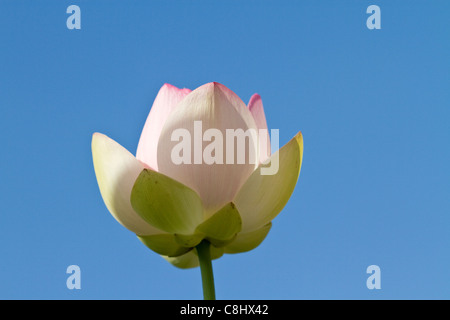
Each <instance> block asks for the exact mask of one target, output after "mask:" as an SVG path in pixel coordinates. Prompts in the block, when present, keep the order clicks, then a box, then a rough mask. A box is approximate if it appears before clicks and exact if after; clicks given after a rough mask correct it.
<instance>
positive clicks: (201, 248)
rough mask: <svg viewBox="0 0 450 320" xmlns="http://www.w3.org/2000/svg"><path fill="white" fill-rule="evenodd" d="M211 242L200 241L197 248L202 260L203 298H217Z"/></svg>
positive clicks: (199, 257)
mask: <svg viewBox="0 0 450 320" xmlns="http://www.w3.org/2000/svg"><path fill="white" fill-rule="evenodd" d="M209 246H210V243H209V241H207V240H203V241H202V242H200V243H199V244H198V245H197V247H196V249H197V253H198V260H199V261H200V271H201V274H202V285H203V299H204V300H216V293H215V289H214V275H213V269H212V263H211V252H210V248H209Z"/></svg>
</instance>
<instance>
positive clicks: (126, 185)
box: [92, 133, 163, 235]
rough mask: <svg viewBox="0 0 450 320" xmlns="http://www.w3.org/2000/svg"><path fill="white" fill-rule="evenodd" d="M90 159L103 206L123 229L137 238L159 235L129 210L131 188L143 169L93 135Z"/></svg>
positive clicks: (103, 138) (112, 144)
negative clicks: (92, 162) (134, 234)
mask: <svg viewBox="0 0 450 320" xmlns="http://www.w3.org/2000/svg"><path fill="white" fill-rule="evenodd" d="M92 157H93V160H94V169H95V175H96V176H97V182H98V186H99V188H100V192H101V194H102V197H103V201H104V202H105V205H106V207H107V208H108V210H109V212H111V214H112V215H113V217H114V218H115V219H116V220H117V221H118V222H119V223H120V224H122V225H123V226H124V227H125V228H127V229H129V230H131V231H133V232H134V233H136V234H138V235H150V234H161V233H163V232H162V231H159V230H157V229H156V228H154V227H152V226H151V225H149V224H148V223H147V222H145V221H144V220H143V219H142V218H141V217H140V216H139V215H138V214H137V213H136V212H135V211H134V210H133V208H132V207H131V202H130V196H131V189H132V188H133V185H134V182H135V181H136V179H137V177H138V176H139V174H140V173H141V171H142V170H143V169H144V166H143V165H142V164H141V163H140V162H139V160H137V159H136V158H135V157H134V156H133V155H132V154H131V153H130V152H128V151H127V150H126V149H125V148H124V147H122V146H121V145H120V144H118V143H117V142H115V141H114V140H112V139H111V138H109V137H107V136H105V135H103V134H100V133H94V135H93V136H92Z"/></svg>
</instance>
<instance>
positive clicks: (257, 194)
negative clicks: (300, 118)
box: [233, 132, 303, 232]
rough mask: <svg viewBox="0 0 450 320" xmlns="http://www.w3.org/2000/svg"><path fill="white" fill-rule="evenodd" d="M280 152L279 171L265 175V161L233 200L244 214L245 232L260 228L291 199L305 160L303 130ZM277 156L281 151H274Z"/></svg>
mask: <svg viewBox="0 0 450 320" xmlns="http://www.w3.org/2000/svg"><path fill="white" fill-rule="evenodd" d="M277 153H278V156H279V168H278V172H277V173H276V174H274V175H262V174H261V168H262V167H264V165H261V166H260V167H258V169H256V170H255V171H254V172H253V173H252V175H251V176H250V177H249V178H248V180H247V181H246V182H245V183H244V185H243V186H242V188H241V189H240V190H239V192H238V193H237V195H236V197H235V199H234V201H233V202H234V203H235V204H236V207H237V209H238V210H239V213H240V214H241V218H242V231H243V232H248V231H252V230H255V229H258V228H260V227H261V226H263V225H265V224H267V223H268V222H270V221H271V220H273V219H274V218H275V217H276V216H277V215H278V213H279V212H280V211H281V210H282V209H283V207H284V206H285V205H286V203H287V202H288V200H289V198H290V196H291V194H292V192H293V191H294V188H295V185H296V183H297V180H298V176H299V174H300V167H301V164H302V157H303V138H302V134H301V132H299V133H297V135H296V136H295V137H294V138H292V140H291V141H289V142H288V143H287V144H286V145H284V146H283V147H282V148H281V149H280V150H278V151H277ZM276 156H277V154H274V155H272V157H271V159H272V158H273V157H276ZM275 162H276V161H275ZM269 165H270V164H269Z"/></svg>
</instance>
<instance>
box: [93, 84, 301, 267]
mask: <svg viewBox="0 0 450 320" xmlns="http://www.w3.org/2000/svg"><path fill="white" fill-rule="evenodd" d="M199 121H201V126H202V130H203V131H205V130H208V129H213V130H216V131H213V132H216V133H217V132H219V133H223V135H224V136H225V135H226V130H229V129H235V130H238V129H242V130H243V131H247V130H248V129H254V130H255V131H256V132H260V131H259V130H258V129H264V130H267V123H266V118H265V114H264V109H263V104H262V101H261V98H260V96H259V95H257V94H255V95H253V96H252V98H251V99H250V102H249V105H248V107H247V106H246V105H245V103H244V102H243V101H242V100H241V99H240V98H239V97H238V96H237V95H236V94H235V93H233V92H232V91H231V90H229V89H228V88H226V87H225V86H223V85H221V84H219V83H215V82H214V83H208V84H205V85H203V86H201V87H199V88H197V89H196V90H194V91H190V90H189V89H178V88H176V87H174V86H172V85H169V84H165V85H164V86H163V87H162V88H161V89H160V91H159V93H158V95H157V97H156V99H155V101H154V103H153V106H152V108H151V111H150V114H149V115H148V118H147V121H146V123H145V126H144V129H143V131H142V134H141V138H140V140H139V144H138V148H137V152H136V156H134V155H132V154H131V153H130V152H128V151H127V150H126V149H125V148H123V147H122V146H121V145H120V144H118V143H117V142H115V141H114V140H112V139H111V138H109V137H107V136H105V135H103V134H100V133H94V135H93V138H92V154H93V161H94V168H95V173H96V177H97V181H98V185H99V188H100V192H101V195H102V197H103V200H104V202H105V204H106V207H107V208H108V210H109V211H110V212H111V214H112V215H113V217H114V218H115V219H116V220H117V221H118V222H119V223H121V224H122V225H123V226H124V227H125V228H127V229H129V230H130V231H132V232H134V233H135V234H136V235H137V237H138V238H139V239H140V240H141V241H142V242H143V243H144V244H145V245H146V246H147V247H149V248H150V249H151V250H153V251H155V252H156V253H158V254H160V255H162V256H163V257H164V258H165V259H166V260H168V261H169V262H170V263H172V264H173V265H175V266H177V267H180V268H192V267H196V266H198V265H199V259H198V256H197V255H198V253H197V251H196V250H192V249H193V248H194V247H196V246H197V245H198V244H199V243H200V242H201V241H203V240H205V239H206V240H207V241H209V243H210V244H211V246H210V254H211V259H217V258H219V257H221V256H222V255H223V254H224V253H230V254H231V253H240V252H246V251H249V250H252V249H254V248H256V247H257V246H258V245H259V244H260V243H261V242H262V241H263V240H264V238H265V237H266V236H267V234H268V232H269V230H270V228H271V226H272V223H271V221H272V220H273V219H274V218H275V217H276V216H277V215H278V213H279V212H280V211H281V210H282V208H283V207H284V206H285V204H286V203H287V201H288V199H289V197H290V196H291V194H292V192H293V190H294V187H295V185H296V183H297V179H298V176H299V173H300V167H301V162H302V154H303V140H302V135H301V133H300V132H299V133H298V134H297V135H296V136H295V137H294V138H292V140H291V141H290V142H288V143H287V144H286V145H284V146H283V147H282V148H280V149H279V150H278V151H277V152H276V153H274V154H273V155H271V151H270V141H269V138H268V135H266V136H259V135H258V136H257V138H258V140H256V142H254V141H253V140H251V141H250V142H249V143H248V145H249V149H252V150H253V151H256V161H254V163H250V161H248V163H240V164H238V163H236V164H229V163H220V161H216V162H213V163H205V161H202V160H203V159H195V155H194V159H193V161H192V163H174V161H173V153H174V148H175V147H176V145H177V144H178V143H179V140H178V141H176V140H174V135H173V134H174V132H176V130H180V129H182V130H183V131H182V132H188V133H190V134H191V136H192V137H193V140H195V139H197V138H199V139H200V140H201V142H200V144H199V145H197V147H195V146H194V148H193V149H189V150H187V151H192V150H193V151H195V150H194V149H195V148H198V146H200V148H203V146H204V145H207V144H208V143H207V142H208V141H213V139H212V138H211V137H209V139H208V137H205V136H203V137H202V136H201V134H200V136H199V134H198V132H195V130H196V128H195V125H196V123H198V122H199ZM217 130H218V131H217ZM205 132H206V131H205ZM196 136H197V137H196ZM202 138H203V139H202ZM205 140H206V142H205ZM196 141H199V140H198V139H197V140H196ZM252 141H253V142H252ZM211 143H213V142H211ZM204 149H205V150H206V148H204ZM202 150H203V149H202ZM232 150H234V151H236V148H235V149H232ZM228 151H229V150H228ZM184 156H186V154H184V155H183V157H184ZM274 157H276V158H277V159H278V161H279V169H278V172H277V173H276V174H273V175H264V174H261V170H263V169H264V168H267V167H268V165H269V164H270V163H271V161H272V159H274ZM199 160H200V161H199Z"/></svg>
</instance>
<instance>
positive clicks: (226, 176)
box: [158, 82, 259, 217]
mask: <svg viewBox="0 0 450 320" xmlns="http://www.w3.org/2000/svg"><path fill="white" fill-rule="evenodd" d="M195 121H201V127H202V128H201V129H200V134H201V136H200V142H199V143H196V141H199V139H198V136H196V134H195V130H194V128H196V124H195V123H194V122H195ZM208 129H216V132H218V131H220V133H221V135H222V141H223V149H221V150H222V151H223V156H222V157H221V159H222V160H223V161H222V164H220V163H212V164H207V163H205V160H204V157H203V153H202V152H203V151H204V150H206V147H207V146H208V145H209V144H210V143H211V142H208V141H203V139H202V137H203V134H204V133H205V131H206V130H208ZM227 129H234V130H236V129H242V130H243V131H244V132H246V131H247V130H248V129H252V130H253V132H255V133H257V128H256V124H255V120H254V119H253V117H252V115H251V113H250V111H249V109H248V108H247V106H246V105H245V103H244V102H243V101H242V100H241V99H240V98H239V97H238V96H237V95H236V94H235V93H234V92H232V91H231V90H229V89H228V88H226V87H225V86H223V85H221V84H219V83H215V82H214V83H208V84H205V85H203V86H201V87H199V88H197V89H196V90H194V91H192V92H191V93H190V94H189V95H188V96H187V97H186V98H185V99H183V101H181V102H180V104H179V105H178V106H177V108H176V109H175V110H174V112H173V113H172V114H171V115H170V116H169V118H168V119H167V122H166V124H165V125H164V128H163V130H162V132H161V136H160V139H159V142H158V170H159V171H160V172H161V173H163V174H165V175H168V176H169V177H171V178H173V179H175V180H177V181H179V182H181V183H183V184H185V185H187V186H188V187H190V188H191V189H193V190H195V191H196V192H197V193H198V194H199V196H200V198H201V199H202V202H203V205H204V207H205V209H206V214H205V215H206V217H207V216H209V215H210V214H213V213H214V212H215V211H216V210H219V209H220V208H222V207H223V206H224V205H225V204H226V203H228V202H230V201H231V200H232V199H233V198H234V195H235V194H236V193H237V191H238V190H239V188H240V187H241V185H242V184H243V183H244V182H245V181H246V180H247V178H248V177H249V176H250V174H251V173H252V172H253V170H254V169H255V168H256V167H257V166H258V164H259V154H258V153H257V145H256V141H254V142H253V143H250V144H247V147H246V149H247V150H245V152H246V155H248V154H249V153H250V152H253V154H254V156H255V159H254V163H253V164H252V163H250V161H247V160H248V159H247V158H246V161H245V163H244V164H237V163H236V161H234V162H235V163H234V164H227V159H226V130H227ZM175 130H183V131H184V132H188V133H189V135H190V137H191V143H190V145H191V149H190V151H191V156H190V164H189V163H180V164H175V163H174V161H173V159H172V158H171V154H172V150H174V147H175V146H176V145H178V144H179V143H180V142H179V141H180V140H177V141H171V137H172V133H174V132H175ZM196 132H199V130H198V122H197V131H196ZM214 140H215V139H214ZM211 141H212V140H211ZM196 145H197V146H200V159H198V158H197V160H200V161H201V163H197V164H195V162H196V159H195V158H196V156H195V154H196ZM197 150H198V148H197ZM235 155H236V144H235ZM197 162H198V161H197ZM228 163H229V161H228Z"/></svg>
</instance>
